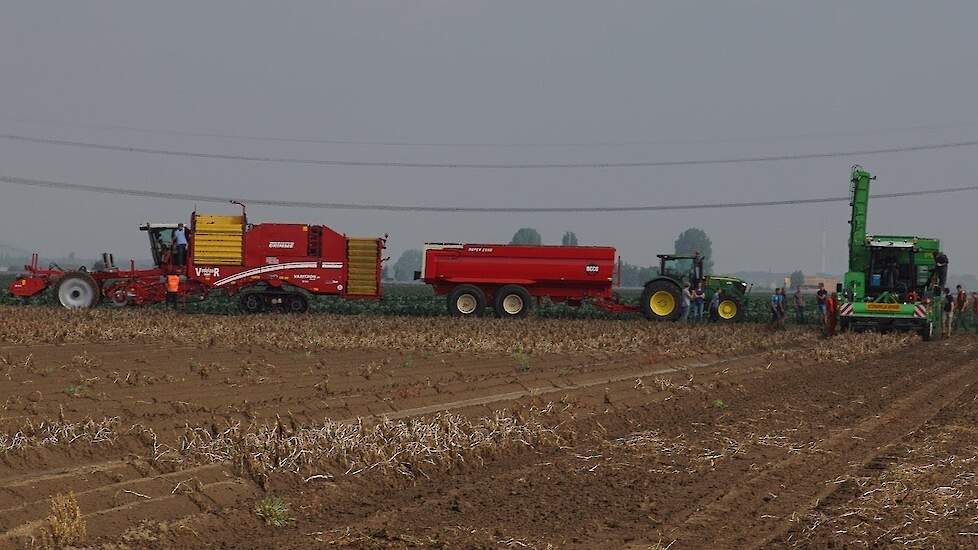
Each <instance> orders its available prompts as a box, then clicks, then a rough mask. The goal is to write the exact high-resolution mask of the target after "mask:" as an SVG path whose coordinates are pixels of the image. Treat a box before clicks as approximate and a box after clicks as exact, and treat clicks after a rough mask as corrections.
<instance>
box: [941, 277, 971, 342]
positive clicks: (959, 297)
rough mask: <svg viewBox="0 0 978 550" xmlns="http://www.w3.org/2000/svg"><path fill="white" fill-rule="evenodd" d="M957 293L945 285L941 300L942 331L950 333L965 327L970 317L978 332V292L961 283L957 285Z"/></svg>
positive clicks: (946, 333)
mask: <svg viewBox="0 0 978 550" xmlns="http://www.w3.org/2000/svg"><path fill="white" fill-rule="evenodd" d="M955 291H956V292H955V293H954V294H952V293H951V289H950V288H947V287H944V291H943V292H944V298H943V299H942V300H941V333H942V334H944V336H945V337H946V336H948V335H950V334H951V333H952V332H953V331H954V330H956V329H965V328H967V327H966V324H967V321H966V319H968V318H969V317H970V318H971V320H972V322H973V323H974V325H975V332H976V333H978V292H972V293H971V296H970V297H969V296H968V291H967V290H965V288H964V287H963V286H961V285H958V286H957V287H955Z"/></svg>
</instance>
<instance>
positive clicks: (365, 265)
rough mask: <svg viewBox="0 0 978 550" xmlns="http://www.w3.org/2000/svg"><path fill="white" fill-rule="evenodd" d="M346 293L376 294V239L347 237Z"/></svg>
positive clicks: (378, 253)
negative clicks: (348, 266) (347, 270)
mask: <svg viewBox="0 0 978 550" xmlns="http://www.w3.org/2000/svg"><path fill="white" fill-rule="evenodd" d="M346 250H347V253H346V255H347V261H348V262H349V265H350V269H349V272H348V274H347V281H346V284H347V289H346V291H347V294H359V295H364V296H376V295H377V261H378V260H379V258H380V249H379V247H378V246H377V239H347V245H346Z"/></svg>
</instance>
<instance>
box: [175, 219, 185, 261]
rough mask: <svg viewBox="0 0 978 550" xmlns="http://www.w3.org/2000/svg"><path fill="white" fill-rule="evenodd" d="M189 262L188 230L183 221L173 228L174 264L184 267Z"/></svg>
mask: <svg viewBox="0 0 978 550" xmlns="http://www.w3.org/2000/svg"><path fill="white" fill-rule="evenodd" d="M186 262H187V230H186V229H185V228H184V227H183V224H182V223H179V224H177V228H176V229H174V230H173V265H177V266H180V267H183V266H184V265H186Z"/></svg>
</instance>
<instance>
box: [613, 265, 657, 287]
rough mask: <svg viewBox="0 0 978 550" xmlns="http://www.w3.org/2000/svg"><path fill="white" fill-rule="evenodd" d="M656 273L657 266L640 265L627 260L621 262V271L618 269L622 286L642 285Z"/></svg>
mask: <svg viewBox="0 0 978 550" xmlns="http://www.w3.org/2000/svg"><path fill="white" fill-rule="evenodd" d="M658 274H659V268H657V267H651V266H649V267H641V266H637V265H632V264H630V263H627V262H622V263H621V271H619V277H620V280H621V286H624V287H640V286H643V285H644V284H645V283H647V282H649V281H650V280H652V279H654V278H655V277H656V276H657V275H658Z"/></svg>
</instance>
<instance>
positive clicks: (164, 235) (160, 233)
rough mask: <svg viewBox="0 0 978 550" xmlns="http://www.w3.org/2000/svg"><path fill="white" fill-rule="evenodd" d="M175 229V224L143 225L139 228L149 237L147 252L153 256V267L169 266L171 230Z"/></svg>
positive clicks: (171, 240) (171, 242)
mask: <svg viewBox="0 0 978 550" xmlns="http://www.w3.org/2000/svg"><path fill="white" fill-rule="evenodd" d="M176 228H177V224H175V223H144V224H143V225H140V226H139V230H140V231H145V232H146V233H147V234H148V235H149V250H150V252H151V253H152V255H153V265H155V266H156V267H158V268H164V267H167V266H169V265H170V262H171V257H172V254H173V251H172V250H171V247H172V244H173V230H174V229H176Z"/></svg>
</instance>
